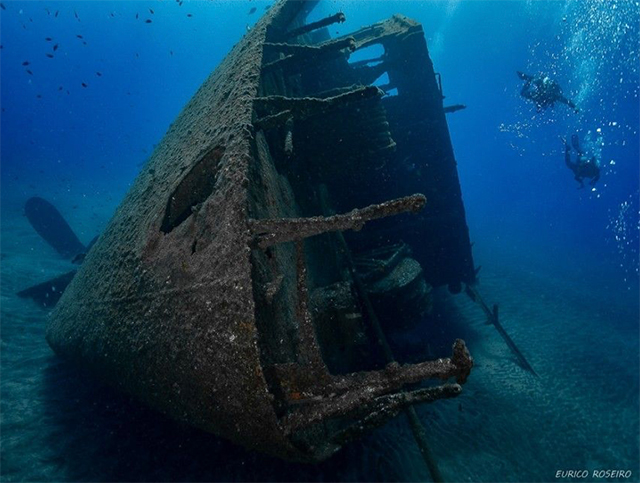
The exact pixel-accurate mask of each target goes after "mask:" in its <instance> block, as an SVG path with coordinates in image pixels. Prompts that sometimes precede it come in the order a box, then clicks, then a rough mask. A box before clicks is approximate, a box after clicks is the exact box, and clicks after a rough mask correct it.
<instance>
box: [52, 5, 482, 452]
mask: <svg viewBox="0 0 640 483" xmlns="http://www.w3.org/2000/svg"><path fill="white" fill-rule="evenodd" d="M312 5H313V3H312V2H295V1H293V2H286V1H283V2H280V3H278V4H277V5H275V6H274V7H273V8H272V9H271V10H270V11H269V13H268V14H266V15H265V17H264V18H263V19H262V20H261V21H260V22H258V24H256V26H255V27H254V28H253V29H252V30H251V31H250V32H249V33H248V34H247V35H246V36H245V37H244V38H243V39H242V40H241V41H240V43H239V44H238V45H236V47H235V48H234V49H233V50H232V51H231V53H230V54H229V55H228V56H227V57H226V58H225V60H224V61H223V62H222V64H221V65H220V66H219V67H218V68H217V69H216V70H215V71H214V73H213V74H212V75H211V76H210V77H209V79H207V80H206V81H205V83H204V84H203V85H202V87H201V88H200V89H199V91H198V92H197V93H196V95H195V96H194V97H193V99H192V100H191V101H190V102H189V103H188V104H187V106H185V108H184V110H183V111H182V113H181V114H180V115H179V117H178V118H177V120H176V121H175V123H174V124H173V125H172V126H171V128H170V129H169V131H168V132H167V134H166V135H165V137H164V139H163V140H162V142H161V143H160V144H159V146H158V148H157V149H156V151H155V152H154V154H153V155H152V157H151V159H150V160H149V162H148V163H147V164H146V166H145V167H144V169H143V172H142V173H141V174H140V175H139V177H138V178H137V180H136V182H135V184H134V186H133V187H132V189H131V191H130V192H129V193H128V195H127V196H126V198H125V200H124V201H123V203H122V204H121V206H120V207H119V208H118V210H117V212H116V214H115V216H114V218H113V219H112V220H111V222H110V224H109V226H108V228H107V229H106V231H105V232H104V233H103V234H102V236H101V237H100V238H99V240H98V242H97V243H96V244H95V246H94V247H93V248H92V250H91V251H90V253H89V254H88V255H87V257H86V259H85V262H84V264H83V265H82V267H81V268H80V270H79V272H78V274H77V276H76V277H75V278H74V279H73V281H72V283H71V284H70V286H69V287H68V289H67V290H66V291H65V293H64V295H63V297H62V299H61V300H60V302H59V303H58V305H57V307H56V309H55V312H54V313H53V315H52V317H51V321H50V324H49V326H48V330H47V340H48V341H49V344H50V345H51V347H52V348H53V349H54V350H55V351H56V352H57V353H58V354H60V355H62V356H64V357H66V358H68V359H70V360H73V361H76V362H77V363H78V364H80V365H82V366H84V367H88V368H89V369H90V370H92V371H94V372H96V373H97V374H99V375H100V376H101V377H103V378H104V379H106V380H107V381H109V382H110V383H112V384H113V385H115V386H117V387H119V388H121V389H122V390H124V391H126V392H128V393H130V394H133V395H134V396H136V397H137V398H139V399H140V400H142V401H143V402H145V403H147V404H148V405H149V406H151V407H154V408H156V409H158V410H160V411H162V412H164V413H166V414H168V415H170V416H171V417H173V418H175V419H178V420H182V421H185V422H187V423H189V424H192V425H194V426H197V427H199V428H202V429H204V430H206V431H210V432H213V433H216V434H218V435H221V436H223V437H226V438H228V439H231V440H232V441H235V442H237V443H239V444H242V445H244V446H246V447H249V448H251V449H255V450H259V451H262V452H265V453H269V454H272V455H275V456H278V457H282V458H286V459H291V460H299V461H317V460H320V459H323V458H326V457H327V456H329V455H330V454H332V452H333V451H335V450H336V449H337V448H339V447H340V445H341V444H342V443H344V442H346V441H348V440H349V439H352V435H354V434H355V433H357V431H355V430H354V429H353V428H352V427H350V426H348V425H347V426H345V424H344V423H339V424H338V423H334V422H333V419H334V418H336V417H342V416H349V415H351V416H353V415H355V419H354V420H355V421H356V422H357V421H366V422H367V424H368V425H374V424H373V423H375V424H381V423H382V422H383V421H382V420H380V421H377V420H376V421H371V420H370V419H367V417H368V416H366V415H365V416H363V415H362V414H359V413H358V411H359V410H360V408H364V409H363V410H364V411H365V413H366V414H370V413H371V412H375V411H380V410H381V409H383V408H388V409H389V410H388V411H387V413H388V415H389V417H391V415H392V413H393V411H396V412H397V411H399V410H400V409H402V408H403V407H405V406H406V405H407V404H411V403H413V402H420V401H422V402H426V401H431V400H435V399H438V398H442V397H453V396H455V395H456V394H457V393H458V392H459V388H460V386H458V385H457V384H454V385H447V386H441V387H440V388H439V389H437V390H434V391H431V390H423V392H421V393H418V392H416V393H415V394H413V393H412V394H413V395H412V396H411V397H409V396H407V397H395V396H393V394H395V393H397V392H398V391H399V390H401V389H402V387H403V385H404V384H406V383H409V382H417V381H420V380H422V379H425V378H439V379H448V378H456V379H457V380H458V381H459V382H464V380H465V379H466V376H467V375H468V373H469V370H470V368H471V360H470V358H469V355H468V353H467V352H466V349H464V345H463V344H462V343H457V344H456V346H455V350H454V356H453V357H452V359H446V360H439V361H436V362H434V363H424V364H423V365H415V366H402V367H396V366H393V367H391V366H390V367H388V368H386V369H384V370H382V371H372V372H366V373H364V372H363V373H357V374H350V375H345V374H343V375H332V374H330V371H328V370H327V368H326V366H325V364H324V362H323V360H322V355H321V349H320V347H319V344H318V342H317V340H316V337H315V333H314V331H316V330H319V329H318V328H317V327H316V329H314V325H313V324H314V322H313V321H312V317H311V316H310V315H309V314H310V312H309V307H308V301H309V297H308V293H307V285H308V284H309V283H313V284H316V283H317V281H318V280H319V275H318V272H317V271H316V270H314V269H313V268H309V267H308V263H309V262H308V261H307V260H308V259H309V257H313V254H312V253H309V250H311V251H313V247H311V248H309V244H308V243H307V242H305V241H303V240H305V239H306V238H309V237H311V236H315V235H318V234H321V233H325V234H326V233H333V232H337V231H341V230H347V229H354V228H355V229H359V228H361V227H362V226H363V225H364V223H366V222H368V221H370V220H372V219H376V218H380V217H386V216H390V215H395V214H397V213H402V212H406V211H419V210H421V209H422V207H423V206H424V197H422V196H420V195H416V196H413V197H411V196H409V197H407V196H406V195H409V194H411V193H407V192H403V193H402V196H403V197H402V198H399V199H398V200H396V201H393V202H391V203H386V204H384V203H383V204H381V205H374V206H371V207H368V208H366V209H364V210H360V211H353V212H349V213H347V214H345V215H344V216H342V217H340V216H338V217H332V216H329V215H330V214H329V213H325V215H327V216H325V217H324V218H317V219H309V218H301V217H302V216H303V215H304V214H305V213H304V208H300V205H304V201H303V200H300V199H298V195H297V193H296V192H295V189H294V188H292V187H291V185H290V184H289V182H288V181H286V176H284V175H282V174H281V173H280V172H279V170H278V169H277V167H276V165H277V164H278V160H277V159H276V158H277V157H278V156H277V153H275V151H274V150H275V149H276V148H275V147H274V145H273V144H272V141H271V140H270V139H273V138H274V136H275V135H274V132H273V129H274V128H273V126H276V127H275V129H276V130H277V129H279V127H277V126H278V125H279V124H278V122H279V121H278V119H274V118H269V119H267V120H266V121H265V116H266V117H267V118H268V117H269V115H275V116H276V117H277V116H279V115H280V114H279V113H278V112H277V111H278V110H277V109H276V111H275V112H272V113H270V112H269V108H270V107H269V106H273V105H274V104H273V98H267V97H265V95H267V94H268V93H267V92H265V85H267V84H268V82H266V81H265V76H266V74H265V71H267V70H268V71H270V72H277V71H278V69H282V68H287V66H286V64H287V63H288V61H286V60H285V61H284V62H282V63H280V62H277V63H276V65H275V66H267V65H266V63H267V62H273V59H272V58H270V59H264V58H263V54H264V52H265V44H266V43H268V42H267V40H269V39H268V36H274V35H275V36H276V37H277V36H278V33H280V37H281V38H285V39H286V35H283V32H284V33H286V32H287V31H288V32H291V31H292V30H291V29H294V28H298V27H300V25H301V20H302V19H303V18H304V13H305V11H306V10H307V9H309V8H310V7H311V6H312ZM287 29H288V30H287ZM273 32H276V34H274V33H273ZM298 35H300V34H298ZM304 35H306V34H304ZM303 38H306V37H303ZM339 47H341V46H336V47H329V48H326V49H325V50H324V51H323V52H328V51H329V50H331V51H332V52H333V51H334V50H335V51H336V52H342V50H340V48H339ZM346 47H348V45H346V44H345V47H343V49H344V48H346ZM277 48H283V47H277ZM292 48H293V47H292ZM304 52H305V54H304V55H307V52H308V50H305V51H304ZM314 55H315V52H314ZM322 55H324V53H323V54H322ZM331 55H333V53H332V54H331ZM340 55H344V54H340ZM363 92H364V91H363ZM370 93H371V92H370ZM373 94H375V95H378V94H377V91H376V93H373ZM349 95H351V96H352V98H349V99H348V100H345V98H339V97H338V98H332V99H337V100H331V102H333V103H335V105H342V104H344V105H347V103H352V102H356V101H357V102H360V100H359V99H355V98H354V96H355V97H357V96H359V94H358V93H355V94H349ZM363 95H364V94H363ZM366 95H369V94H366ZM277 102H281V101H277ZM282 102H289V109H294V110H295V106H294V104H295V105H296V106H297V105H299V103H298V102H297V101H296V102H293V101H282ZM323 102H324V101H323ZM312 104H313V103H312ZM313 105H314V106H316V107H318V106H319V108H320V111H317V112H316V111H313V112H311V113H309V112H307V111H305V112H304V113H300V114H299V115H300V116H301V117H297V116H298V114H296V115H295V116H293V117H292V118H291V122H292V123H294V124H296V125H302V124H303V122H304V121H303V118H304V119H307V118H305V117H304V116H306V115H309V116H310V118H311V119H313V117H314V116H317V115H318V113H319V112H320V113H322V112H325V111H324V110H326V109H329V107H327V106H328V105H329V104H328V103H324V104H323V103H315V104H313ZM304 108H305V109H311V108H310V107H309V105H307V104H305V105H304ZM331 108H333V107H331ZM314 109H315V107H314ZM443 115H444V114H443ZM260 120H262V123H263V124H262V125H261V124H260ZM269 123H271V124H269ZM270 126H272V127H270ZM284 142H285V145H286V134H285V139H284ZM297 149H298V150H300V149H302V147H301V145H300V144H297ZM456 181H457V178H456ZM283 219H284V221H283ZM465 229H466V226H465ZM323 236H325V235H323ZM326 236H329V235H326ZM305 246H306V248H305ZM305 250H307V252H308V253H307V255H306V258H305ZM336 273H338V272H336ZM457 279H460V277H458V278H457ZM349 283H353V280H351V281H350V282H349ZM425 391H427V392H425ZM403 394H404V393H403ZM385 414H386V413H385ZM363 417H364V419H363ZM363 426H366V425H363ZM329 430H330V432H331V433H332V434H331V436H330V437H328V436H326V433H327V432H329Z"/></svg>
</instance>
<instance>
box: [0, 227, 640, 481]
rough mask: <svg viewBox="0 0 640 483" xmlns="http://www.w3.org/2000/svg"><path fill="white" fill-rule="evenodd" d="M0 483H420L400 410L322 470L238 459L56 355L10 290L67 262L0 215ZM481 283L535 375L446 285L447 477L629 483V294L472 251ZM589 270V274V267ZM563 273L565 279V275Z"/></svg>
mask: <svg viewBox="0 0 640 483" xmlns="http://www.w3.org/2000/svg"><path fill="white" fill-rule="evenodd" d="M2 243H3V245H2V254H3V259H2V279H1V281H2V292H1V296H2V354H1V362H2V367H1V369H2V378H1V390H2V393H1V396H2V397H1V401H0V402H1V410H2V422H1V423H2V427H1V431H2V433H1V434H2V461H1V476H2V480H3V481H81V480H82V481H143V480H144V481H211V480H225V481H228V480H243V481H247V480H251V481H254V480H309V481H332V480H343V481H355V480H359V481H382V480H385V481H419V480H420V481H425V480H429V475H428V472H427V470H426V468H425V466H424V463H423V462H422V460H421V459H420V456H419V453H418V450H417V448H416V446H415V444H414V442H413V440H412V436H411V433H410V430H409V428H408V425H407V424H406V420H405V417H404V416H400V417H399V418H397V419H396V420H394V421H393V422H391V423H390V424H388V425H387V426H386V427H384V428H382V429H380V430H378V431H376V432H375V433H373V434H371V435H370V436H368V437H366V438H365V439H363V441H362V442H359V443H355V444H352V445H350V446H348V447H347V448H345V449H344V450H343V451H341V452H340V453H339V454H337V455H336V456H335V457H334V458H333V459H331V460H330V461H328V462H325V463H323V464H321V465H317V466H305V465H292V464H287V463H284V462H281V461H277V460H273V459H270V458H267V457H264V456H261V455H257V454H254V453H248V452H246V451H244V450H243V449H241V448H238V447H236V446H234V445H232V444H230V443H227V442H225V441H222V440H219V439H218V438H216V437H213V436H211V435H208V434H204V433H201V432H199V431H196V430H193V429H191V428H187V427H184V426H181V425H178V424H176V423H174V422H172V421H170V420H168V419H166V418H165V417H163V416H162V415H158V414H156V413H153V412H151V411H149V410H147V409H146V408H144V407H142V406H140V405H138V404H137V403H136V402H134V401H131V400H130V399H129V398H127V397H126V396H123V395H121V394H119V393H117V392H115V391H113V390H111V389H109V388H108V387H105V386H103V385H101V384H100V382H99V381H96V380H95V378H92V377H91V376H90V375H88V374H84V373H82V372H81V370H79V369H78V368H75V367H70V366H69V365H67V364H65V363H63V362H62V361H61V360H59V359H58V358H57V357H56V356H54V355H53V353H52V352H51V350H50V349H49V347H48V346H47V344H46V342H45V340H44V331H45V324H46V318H47V313H46V312H45V311H43V310H41V309H39V308H38V307H36V306H35V305H34V304H32V303H31V302H30V301H25V300H21V299H18V298H17V297H16V296H15V295H14V293H15V292H16V291H17V290H20V289H22V288H25V287H26V286H29V285H32V284H34V283H37V282H40V281H43V280H46V279H48V278H50V277H53V276H55V275H57V274H60V273H63V272H65V271H67V270H68V269H69V264H68V263H67V262H64V261H60V260H58V259H57V258H56V256H55V253H53V251H52V250H51V249H50V248H48V247H47V246H46V245H45V244H44V243H43V242H42V241H41V240H40V239H39V238H38V237H37V235H36V234H35V233H34V232H33V230H32V229H31V228H30V227H29V225H28V224H27V223H26V220H24V218H21V217H19V216H13V217H12V216H8V217H7V216H5V217H4V218H3V220H2ZM482 248H483V249H484V250H485V251H486V253H483V254H480V255H476V258H477V261H478V262H479V263H482V264H483V265H485V268H483V270H482V272H481V282H482V283H481V285H480V290H481V292H482V293H483V294H484V296H485V297H486V299H487V300H488V301H489V302H490V303H493V302H494V301H497V302H499V303H500V308H501V318H502V320H503V324H504V326H505V328H506V329H507V331H508V332H509V333H510V334H511V336H512V337H513V339H514V340H515V341H516V342H517V343H518V344H519V346H520V347H521V349H522V351H523V352H524V353H525V355H526V356H527V357H528V359H529V361H530V362H531V364H532V365H533V366H534V367H535V369H536V370H537V371H538V373H539V374H540V377H539V378H535V377H533V376H532V375H530V374H529V373H527V372H525V371H524V370H522V369H521V368H520V367H519V366H518V365H517V364H516V362H515V360H514V358H513V356H512V355H511V354H510V352H509V350H508V349H507V347H506V345H505V344H504V343H503V341H502V340H501V339H500V337H499V336H498V334H497V332H496V331H495V329H494V328H493V327H491V326H488V325H486V324H485V323H484V318H483V315H482V312H481V311H480V310H479V308H478V307H477V306H475V305H474V304H472V303H471V302H470V301H469V300H468V299H467V298H466V297H465V296H464V295H459V296H455V297H452V296H448V295H446V294H443V295H442V297H441V300H440V302H439V303H438V311H439V312H440V313H441V314H442V317H441V319H440V320H441V323H440V324H439V325H437V326H432V327H426V328H425V329H424V330H425V331H426V332H428V337H427V339H429V340H433V341H434V342H433V344H429V346H428V347H425V355H426V354H427V353H436V354H437V355H440V353H441V352H442V355H444V354H446V353H447V351H448V349H447V347H448V345H449V344H450V342H451V341H452V340H453V338H454V337H456V336H459V337H462V338H464V339H465V340H466V341H467V343H468V345H469V348H470V350H471V352H472V354H473V356H474V358H475V361H476V367H475V369H474V370H473V372H472V375H471V378H470V380H469V382H468V383H467V385H466V386H465V388H464V391H463V394H462V395H461V396H460V397H459V398H458V399H457V400H453V401H440V402H438V403H436V404H434V405H432V406H422V407H419V408H418V413H419V415H420V416H421V418H422V420H423V422H424V424H425V427H426V428H427V432H428V438H429V441H430V442H431V446H432V448H433V452H434V454H435V456H436V459H437V461H438V462H439V465H440V467H441V471H442V473H443V474H444V477H445V479H446V480H447V481H553V480H554V476H555V473H556V471H557V470H563V469H589V470H593V469H631V470H633V471H634V475H633V478H631V480H633V481H637V480H638V428H639V417H638V390H639V387H638V328H637V320H638V308H637V296H636V294H634V293H632V292H629V293H621V292H620V291H619V290H617V289H613V288H607V287H606V285H607V284H605V283H604V282H602V281H601V280H599V279H598V277H597V276H591V277H584V278H576V274H575V273H574V274H571V276H570V277H569V278H567V277H568V275H567V274H566V273H564V274H561V275H558V276H556V277H555V278H554V277H553V276H551V275H550V274H551V273H555V272H554V267H553V266H552V265H550V264H549V265H548V266H544V265H543V264H541V263H540V261H539V260H533V259H526V258H525V259H524V260H521V259H519V258H517V257H515V256H508V255H504V256H502V254H500V253H499V252H495V251H492V250H490V249H491V248H492V247H491V246H483V247H482ZM590 273H591V272H590ZM563 277H565V278H563Z"/></svg>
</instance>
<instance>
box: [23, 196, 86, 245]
mask: <svg viewBox="0 0 640 483" xmlns="http://www.w3.org/2000/svg"><path fill="white" fill-rule="evenodd" d="M24 212H25V214H26V215H27V219H28V220H29V223H31V226H33V228H34V229H35V230H36V231H37V232H38V234H39V235H40V236H41V237H42V238H43V239H44V241H46V242H47V243H48V244H49V245H51V246H52V247H53V248H54V249H55V250H56V251H57V252H58V253H59V254H60V256H62V257H63V258H73V257H74V256H76V255H77V254H78V253H84V252H86V251H87V249H86V248H85V246H84V245H83V244H82V243H80V240H78V237H77V236H76V234H75V233H74V232H73V230H72V229H71V227H70V226H69V224H68V223H67V222H66V221H65V219H64V218H63V217H62V215H61V214H60V212H59V211H58V210H57V209H56V207H55V206H53V205H52V204H51V203H49V202H48V201H46V200H44V199H42V198H39V197H37V196H34V197H33V198H29V199H28V200H27V202H26V203H25V205H24Z"/></svg>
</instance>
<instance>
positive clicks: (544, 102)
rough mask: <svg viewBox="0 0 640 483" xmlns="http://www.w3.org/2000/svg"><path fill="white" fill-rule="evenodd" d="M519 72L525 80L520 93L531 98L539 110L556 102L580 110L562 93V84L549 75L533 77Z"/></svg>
mask: <svg viewBox="0 0 640 483" xmlns="http://www.w3.org/2000/svg"><path fill="white" fill-rule="evenodd" d="M517 74H518V77H520V79H522V80H523V81H525V84H524V86H522V90H521V91H520V95H521V96H522V97H524V98H525V99H531V100H532V101H533V103H534V104H535V105H536V109H537V110H538V112H540V111H541V110H543V109H546V108H547V107H551V106H553V105H554V104H555V103H556V102H562V103H563V104H566V105H567V106H569V107H570V108H572V109H574V110H575V111H576V112H578V107H577V106H576V105H575V104H574V103H573V102H572V101H570V100H569V99H567V98H566V97H564V95H562V89H561V88H560V84H558V83H557V82H556V81H554V80H552V79H550V78H549V77H547V76H545V77H542V76H539V77H533V76H531V75H528V74H524V73H522V72H520V71H518V72H517Z"/></svg>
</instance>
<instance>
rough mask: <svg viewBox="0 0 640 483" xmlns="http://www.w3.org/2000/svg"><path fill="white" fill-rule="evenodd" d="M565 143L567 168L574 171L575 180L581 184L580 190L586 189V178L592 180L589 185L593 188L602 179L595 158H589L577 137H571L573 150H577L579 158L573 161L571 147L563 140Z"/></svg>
mask: <svg viewBox="0 0 640 483" xmlns="http://www.w3.org/2000/svg"><path fill="white" fill-rule="evenodd" d="M562 142H564V162H565V164H566V165H567V167H568V168H569V169H570V170H571V171H573V174H574V176H575V180H576V181H577V182H578V183H580V186H578V189H581V188H584V183H583V180H584V178H590V179H591V181H589V185H590V186H591V187H592V188H593V187H594V186H595V184H596V183H597V182H598V180H599V179H600V166H599V165H598V160H597V158H596V157H595V156H591V157H588V156H587V155H586V154H585V153H584V152H583V151H582V149H581V148H580V142H579V140H578V136H577V135H575V134H574V135H572V136H571V144H572V145H573V149H575V150H576V153H577V157H576V162H575V163H574V162H572V161H571V146H569V144H567V141H566V139H562Z"/></svg>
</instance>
